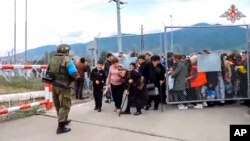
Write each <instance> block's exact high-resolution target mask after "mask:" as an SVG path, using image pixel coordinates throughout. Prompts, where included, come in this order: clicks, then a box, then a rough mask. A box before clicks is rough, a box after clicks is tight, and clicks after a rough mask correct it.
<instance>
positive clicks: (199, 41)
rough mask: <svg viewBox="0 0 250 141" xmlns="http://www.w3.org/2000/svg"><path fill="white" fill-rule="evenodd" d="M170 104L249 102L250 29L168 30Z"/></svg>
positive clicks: (184, 28)
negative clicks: (247, 100)
mask: <svg viewBox="0 0 250 141" xmlns="http://www.w3.org/2000/svg"><path fill="white" fill-rule="evenodd" d="M164 35H165V36H164V43H165V49H166V52H167V55H166V58H167V70H168V73H167V74H166V81H167V82H168V83H167V92H166V94H167V102H168V103H169V104H177V103H199V102H200V103H202V102H204V101H209V102H208V104H213V103H214V102H215V101H218V102H220V103H222V104H223V103H224V102H225V101H227V100H246V99H250V89H249V88H250V87H249V84H250V83H249V80H250V76H249V70H250V68H249V59H250V58H249V48H250V43H249V42H250V39H249V38H250V31H249V26H248V25H238V26H222V25H216V26H207V25H197V26H191V27H176V26H172V27H165V33H164Z"/></svg>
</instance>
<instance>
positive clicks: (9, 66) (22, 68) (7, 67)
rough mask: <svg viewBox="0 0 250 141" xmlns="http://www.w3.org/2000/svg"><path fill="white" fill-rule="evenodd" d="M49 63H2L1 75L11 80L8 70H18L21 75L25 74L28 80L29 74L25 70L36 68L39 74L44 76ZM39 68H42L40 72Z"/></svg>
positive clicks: (0, 66)
mask: <svg viewBox="0 0 250 141" xmlns="http://www.w3.org/2000/svg"><path fill="white" fill-rule="evenodd" d="M47 68H48V65H13V64H0V76H3V77H4V79H5V80H6V81H8V82H10V80H9V78H8V75H6V72H10V71H14V70H17V71H18V72H19V75H20V76H23V77H24V78H25V79H26V80H28V77H27V74H26V73H24V71H25V70H34V71H35V72H36V73H37V76H40V77H42V76H44V75H45V73H46V69H47ZM38 70H41V72H39V71H38Z"/></svg>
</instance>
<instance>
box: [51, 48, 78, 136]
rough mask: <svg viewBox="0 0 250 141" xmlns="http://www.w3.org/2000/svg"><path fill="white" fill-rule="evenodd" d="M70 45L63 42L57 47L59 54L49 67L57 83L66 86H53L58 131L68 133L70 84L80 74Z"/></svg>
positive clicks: (58, 132)
mask: <svg viewBox="0 0 250 141" xmlns="http://www.w3.org/2000/svg"><path fill="white" fill-rule="evenodd" d="M69 51H70V46H69V45H67V44H61V45H59V46H58V48H57V54H56V55H55V56H54V57H53V58H52V60H51V61H50V63H49V67H48V70H47V72H48V75H49V76H50V77H51V78H53V80H54V81H55V82H57V83H61V84H64V85H65V86H66V87H67V88H66V87H64V88H61V87H57V86H53V90H52V92H53V101H54V105H55V108H56V112H57V116H58V128H57V131H56V133H57V134H61V133H66V132H69V131H71V129H70V128H66V127H65V126H66V125H68V124H69V123H70V120H68V114H69V111H70V106H71V98H70V91H71V90H70V87H69V86H70V84H71V83H72V82H73V81H75V80H77V79H78V78H79V77H80V76H79V74H78V72H77V69H76V67H75V64H74V62H73V60H71V59H70V57H69Z"/></svg>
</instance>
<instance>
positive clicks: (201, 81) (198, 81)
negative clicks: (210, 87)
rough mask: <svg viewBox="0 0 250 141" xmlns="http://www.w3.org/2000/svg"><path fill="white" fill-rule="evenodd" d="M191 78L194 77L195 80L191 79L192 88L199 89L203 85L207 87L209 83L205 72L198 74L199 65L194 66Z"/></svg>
mask: <svg viewBox="0 0 250 141" xmlns="http://www.w3.org/2000/svg"><path fill="white" fill-rule="evenodd" d="M190 76H191V77H192V76H193V77H194V78H193V79H190V86H191V88H197V87H200V86H202V85H205V84H206V83H207V77H206V73H205V72H198V70H197V64H195V65H192V67H191V71H190Z"/></svg>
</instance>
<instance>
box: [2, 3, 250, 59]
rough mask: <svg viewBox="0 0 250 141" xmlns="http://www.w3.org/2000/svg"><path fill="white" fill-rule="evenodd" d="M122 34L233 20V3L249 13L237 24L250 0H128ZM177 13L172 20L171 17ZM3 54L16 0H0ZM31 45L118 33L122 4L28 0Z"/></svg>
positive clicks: (21, 28)
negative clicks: (118, 9)
mask: <svg viewBox="0 0 250 141" xmlns="http://www.w3.org/2000/svg"><path fill="white" fill-rule="evenodd" d="M16 1H17V20H16V26H17V42H16V43H17V52H23V51H24V49H25V0H16ZM123 1H125V2H127V4H125V5H121V30H122V33H131V34H140V26H141V24H143V26H144V33H145V34H147V33H155V32H161V31H163V30H164V25H165V26H170V25H171V21H172V25H175V26H190V25H193V24H196V23H201V22H202V23H204V22H205V23H209V24H223V25H231V24H232V23H231V22H230V21H228V20H227V19H226V18H221V17H219V16H220V15H221V14H223V13H224V12H225V11H226V10H227V9H228V8H229V7H230V5H232V4H235V5H236V7H237V8H238V9H239V10H240V11H241V12H242V13H243V14H245V15H246V16H247V17H246V18H243V19H241V20H239V21H236V22H235V23H234V24H236V25H237V24H250V18H249V16H250V15H249V14H250V8H249V7H250V1H249V0H123ZM170 15H172V20H171V18H170ZM0 22H1V24H0V31H1V32H0V56H6V55H8V52H10V51H11V50H12V49H13V47H14V0H0ZM27 23H28V38H27V40H28V42H27V43H28V45H27V47H28V49H32V48H36V47H39V46H43V45H48V44H52V45H58V44H59V43H60V42H63V43H69V44H72V43H86V42H88V41H91V40H93V39H94V37H97V36H98V37H107V36H111V35H115V34H117V20H116V3H115V2H110V3H109V0H28V20H27Z"/></svg>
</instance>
